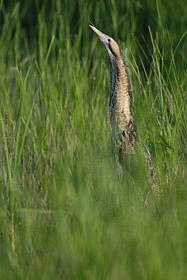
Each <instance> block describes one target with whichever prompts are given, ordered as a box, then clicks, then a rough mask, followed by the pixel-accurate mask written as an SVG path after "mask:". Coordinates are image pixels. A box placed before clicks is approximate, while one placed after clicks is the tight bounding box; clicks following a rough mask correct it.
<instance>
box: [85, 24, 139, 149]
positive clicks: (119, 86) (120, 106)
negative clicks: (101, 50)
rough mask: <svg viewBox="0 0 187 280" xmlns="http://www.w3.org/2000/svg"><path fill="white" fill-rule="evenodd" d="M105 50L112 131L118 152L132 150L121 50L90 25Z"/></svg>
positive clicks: (131, 129)
mask: <svg viewBox="0 0 187 280" xmlns="http://www.w3.org/2000/svg"><path fill="white" fill-rule="evenodd" d="M90 27H91V29H92V30H93V31H94V32H95V33H96V34H97V35H98V36H99V38H100V40H101V42H102V43H103V44H104V46H105V49H106V51H107V54H108V57H109V61H110V66H111V91H110V103H109V115H110V122H111V126H112V131H113V134H114V135H115V136H117V140H120V145H119V146H120V147H119V148H120V154H124V153H125V152H127V151H129V150H132V149H133V148H134V144H135V136H136V132H135V124H134V120H133V118H132V116H131V111H130V95H129V79H128V75H127V72H126V66H125V65H124V63H123V60H122V56H121V51H120V48H119V46H118V44H117V43H116V41H115V40H114V39H113V38H111V37H109V36H108V35H105V34H103V33H102V32H100V31H99V30H98V29H96V28H95V27H93V26H92V25H90Z"/></svg>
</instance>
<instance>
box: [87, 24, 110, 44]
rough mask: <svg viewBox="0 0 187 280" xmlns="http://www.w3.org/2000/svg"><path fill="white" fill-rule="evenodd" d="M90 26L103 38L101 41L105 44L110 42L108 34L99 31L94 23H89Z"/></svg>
mask: <svg viewBox="0 0 187 280" xmlns="http://www.w3.org/2000/svg"><path fill="white" fill-rule="evenodd" d="M89 26H90V28H91V29H92V30H93V31H94V32H95V33H96V34H97V35H98V36H99V39H100V40H101V42H103V43H104V44H106V43H107V42H108V38H109V37H108V36H107V35H105V34H103V33H102V32H101V31H99V30H98V29H97V28H95V27H94V26H92V25H89Z"/></svg>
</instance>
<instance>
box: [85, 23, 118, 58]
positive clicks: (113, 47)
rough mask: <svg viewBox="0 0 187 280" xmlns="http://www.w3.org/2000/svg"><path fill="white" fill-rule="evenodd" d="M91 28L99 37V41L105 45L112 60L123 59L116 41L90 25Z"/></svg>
mask: <svg viewBox="0 0 187 280" xmlns="http://www.w3.org/2000/svg"><path fill="white" fill-rule="evenodd" d="M89 26H90V28H91V29H92V30H93V31H94V32H95V33H96V34H97V35H98V36H99V39H100V40H101V42H102V43H103V44H104V46H105V49H106V51H107V53H108V56H109V58H110V60H114V59H117V58H118V57H121V51H120V48H119V46H118V44H117V43H116V41H115V40H114V39H112V38H111V37H110V36H108V35H105V34H103V33H102V32H101V31H99V30H98V29H97V28H95V27H94V26H92V25H89Z"/></svg>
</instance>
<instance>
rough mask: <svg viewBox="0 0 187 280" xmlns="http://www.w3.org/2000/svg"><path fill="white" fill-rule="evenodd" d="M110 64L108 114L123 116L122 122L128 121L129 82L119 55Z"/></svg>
mask: <svg viewBox="0 0 187 280" xmlns="http://www.w3.org/2000/svg"><path fill="white" fill-rule="evenodd" d="M110 62H111V92H110V114H111V115H113V114H114V112H112V110H113V108H115V115H116V114H117V115H118V113H119V115H121V114H123V115H124V120H125V119H126V121H127V122H129V121H130V118H131V113H130V96H129V80H128V76H127V73H126V68H125V65H124V63H123V60H122V57H121V55H120V56H119V57H117V58H116V60H115V61H110Z"/></svg>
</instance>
